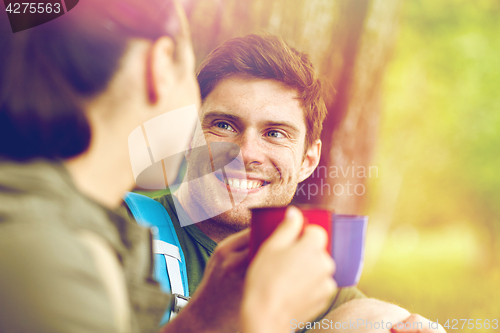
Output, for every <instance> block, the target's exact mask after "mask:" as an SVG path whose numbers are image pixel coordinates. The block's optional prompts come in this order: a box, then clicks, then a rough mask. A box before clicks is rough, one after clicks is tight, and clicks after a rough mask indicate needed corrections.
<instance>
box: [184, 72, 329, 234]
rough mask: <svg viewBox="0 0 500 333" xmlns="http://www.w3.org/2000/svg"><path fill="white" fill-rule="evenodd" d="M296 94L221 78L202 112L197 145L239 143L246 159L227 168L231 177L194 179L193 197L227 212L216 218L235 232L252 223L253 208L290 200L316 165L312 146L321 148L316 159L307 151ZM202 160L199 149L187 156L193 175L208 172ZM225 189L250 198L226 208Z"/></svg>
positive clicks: (263, 83)
mask: <svg viewBox="0 0 500 333" xmlns="http://www.w3.org/2000/svg"><path fill="white" fill-rule="evenodd" d="M296 97H297V94H296V91H295V90H293V89H290V88H288V87H285V86H283V85H282V84H281V83H278V82H276V81H273V80H261V79H248V78H242V77H236V76H235V77H230V78H227V79H225V80H223V81H222V82H220V83H219V84H218V85H217V86H216V87H215V89H214V90H213V91H212V92H211V93H210V94H209V95H208V96H207V97H206V99H205V102H204V104H203V106H202V108H201V111H200V112H201V114H200V119H201V126H202V130H203V134H198V135H195V137H194V139H193V146H194V147H198V146H201V145H203V144H204V140H206V142H207V143H208V144H210V143H211V142H212V143H213V142H228V143H234V144H236V145H238V146H239V147H240V149H241V156H242V159H243V161H242V165H241V168H239V170H235V169H234V168H233V169H231V168H226V170H225V173H226V176H227V178H226V179H224V177H223V174H222V173H219V174H218V175H217V176H216V177H210V178H209V179H207V178H205V179H204V180H203V181H199V182H190V183H189V194H190V196H191V198H192V199H193V200H194V201H196V203H197V204H198V205H199V206H200V208H202V209H203V210H204V211H206V213H207V214H208V216H215V215H218V214H217V213H214V212H222V211H225V212H224V213H222V214H220V215H218V216H215V217H213V218H212V220H214V221H216V222H220V223H224V224H226V226H230V227H233V228H234V229H235V230H240V229H243V228H245V227H247V226H248V225H249V223H250V211H249V208H253V207H264V206H283V205H287V204H289V203H290V201H291V200H292V198H293V195H294V193H295V190H296V188H297V184H298V183H299V182H300V181H302V180H304V179H305V178H307V177H308V176H309V174H310V172H312V170H313V169H314V167H315V166H316V165H317V161H318V160H319V147H320V144H319V146H317V147H316V148H317V149H312V151H313V153H314V152H317V156H314V158H313V159H312V160H311V158H310V156H308V155H307V154H306V155H304V144H305V136H306V124H305V119H304V111H303V108H302V106H301V103H300V100H299V99H297V98H296ZM198 133H201V132H199V131H198ZM193 152H194V150H193ZM211 153H212V162H213V161H214V160H215V159H217V157H216V156H215V155H217V153H216V152H215V153H214V151H213V149H212V152H211ZM310 153H311V152H309V154H310ZM201 160H202V157H201V156H196V153H191V154H190V155H189V156H188V170H187V174H188V178H189V179H194V178H196V177H197V176H201V175H205V174H207V170H202V169H203V168H205V169H206V168H207V163H200V161H201ZM311 163H313V164H314V163H315V165H311ZM215 164H217V163H215ZM221 191H230V192H231V193H232V194H233V196H234V195H236V196H237V195H238V194H239V193H243V194H245V195H246V197H245V198H244V200H243V201H241V202H240V203H239V204H236V205H232V206H229V207H233V208H232V209H227V207H228V206H227V196H225V198H226V199H220V200H219V199H218V198H219V197H222V196H220V195H219V194H220V193H221ZM218 193H219V194H218ZM236 201H238V200H236ZM224 208H225V209H224Z"/></svg>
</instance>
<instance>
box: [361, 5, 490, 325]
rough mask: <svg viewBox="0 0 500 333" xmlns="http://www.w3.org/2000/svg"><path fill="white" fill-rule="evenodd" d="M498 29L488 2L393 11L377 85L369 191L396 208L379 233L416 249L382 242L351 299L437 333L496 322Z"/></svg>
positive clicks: (377, 203) (375, 205)
mask: <svg viewBox="0 0 500 333" xmlns="http://www.w3.org/2000/svg"><path fill="white" fill-rule="evenodd" d="M499 18H500V2H499V1H497V0H481V1H467V0H460V1H457V0H438V1H435V0H420V1H417V0H412V1H405V6H404V10H403V17H402V20H401V28H400V29H401V30H400V35H399V40H398V44H397V47H396V49H395V53H394V57H393V60H392V62H391V64H390V65H389V68H388V71H387V74H386V81H385V85H384V110H383V114H382V117H383V119H382V124H381V129H380V133H381V136H380V142H379V147H378V153H377V157H376V160H375V162H374V163H375V165H379V169H380V170H381V172H380V174H381V176H380V179H377V180H374V183H373V184H372V185H373V186H374V188H376V189H377V191H378V190H380V189H381V188H382V187H384V186H386V187H388V189H386V190H385V192H383V191H382V192H381V193H392V194H394V197H395V198H396V199H395V200H394V202H395V204H394V205H393V206H391V208H390V209H392V211H391V212H390V213H387V212H386V214H388V216H391V217H392V218H391V219H390V220H391V221H390V222H389V223H392V226H391V227H389V230H391V233H392V234H394V231H392V230H393V229H396V228H398V227H401V226H403V227H404V226H412V228H413V229H414V230H417V234H418V237H417V238H418V240H417V241H416V242H417V243H416V245H415V246H416V247H415V248H414V249H413V250H411V251H407V252H405V251H402V250H401V246H403V245H404V242H403V243H402V244H400V243H397V242H394V241H392V240H391V236H389V237H388V240H387V241H385V242H384V244H383V245H382V248H381V251H380V253H378V255H377V256H376V257H377V258H378V259H377V261H376V265H375V267H373V269H369V270H367V272H365V273H366V274H365V276H364V277H363V281H362V287H363V288H365V291H366V292H367V293H368V294H369V295H371V296H374V297H380V298H383V299H387V300H390V301H396V302H398V303H400V304H401V305H402V306H404V307H407V308H409V309H410V310H411V311H414V312H420V313H422V314H423V315H424V316H428V317H430V318H431V319H437V318H439V320H440V322H441V321H442V320H444V321H445V320H446V319H460V318H473V319H480V318H483V319H486V318H487V317H488V316H489V317H491V318H490V319H493V316H496V318H498V314H499V313H500V300H499V299H498V297H490V296H491V295H493V294H495V295H496V293H498V285H499V284H500V267H499V266H498V265H499V260H500V257H499V256H500V247H499V244H498V243H499V242H498V238H499V236H500V204H499V203H500V173H499V171H500V149H499V147H500V131H499V130H500V19H499ZM397 179H400V180H401V181H395V180H397ZM384 184H388V185H384ZM383 200H384V199H383V198H378V197H377V196H376V195H373V198H372V201H373V202H372V207H371V210H372V212H373V211H380V210H381V208H380V207H381V206H383V204H382V201H383ZM383 207H385V206H383ZM450 229H451V230H459V232H458V231H457V233H455V234H454V235H453V236H450V235H449V234H448V233H447V232H446V230H450ZM436 235H439V237H438V238H437V239H436ZM403 236H404V235H403ZM470 237H472V239H473V240H474V241H473V242H472V243H467V241H466V240H467V239H470ZM403 239H404V237H403ZM466 244H469V246H468V247H467V246H466ZM464 249H467V251H464ZM368 258H370V254H368ZM388 281H391V283H388ZM464 331H467V330H464ZM475 331H478V330H475ZM479 331H481V330H479ZM485 331H486V330H485Z"/></svg>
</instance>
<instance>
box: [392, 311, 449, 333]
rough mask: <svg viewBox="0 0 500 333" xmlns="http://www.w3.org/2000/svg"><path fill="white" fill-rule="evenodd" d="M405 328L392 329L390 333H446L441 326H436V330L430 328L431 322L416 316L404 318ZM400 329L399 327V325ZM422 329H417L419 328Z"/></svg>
mask: <svg viewBox="0 0 500 333" xmlns="http://www.w3.org/2000/svg"><path fill="white" fill-rule="evenodd" d="M402 323H403V324H405V328H398V327H393V328H392V330H391V332H393V333H446V331H445V330H444V328H443V326H441V325H440V324H438V326H439V327H438V328H430V327H431V325H429V323H431V321H430V320H429V319H426V318H424V317H422V316H421V315H418V314H412V315H411V316H409V317H408V318H406V319H405V320H404V321H403V322H402ZM400 327H401V325H400ZM420 327H421V328H422V329H419V328H420Z"/></svg>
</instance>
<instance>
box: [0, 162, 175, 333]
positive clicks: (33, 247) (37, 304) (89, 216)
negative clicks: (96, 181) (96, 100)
mask: <svg viewBox="0 0 500 333" xmlns="http://www.w3.org/2000/svg"><path fill="white" fill-rule="evenodd" d="M86 235H90V236H89V237H86ZM87 240H90V241H89V242H90V243H92V242H94V243H99V242H100V244H101V245H102V246H104V247H107V249H108V250H109V251H108V253H109V257H110V258H111V260H113V261H114V262H115V263H116V267H117V269H116V272H117V273H119V274H120V276H119V277H120V279H121V280H123V282H124V283H123V284H122V285H123V290H126V291H127V292H126V293H125V292H124V293H123V295H124V297H125V298H123V299H122V300H123V302H120V304H116V300H117V299H119V298H116V297H114V296H113V295H114V294H113V293H112V290H113V289H116V286H115V285H114V284H113V283H112V284H111V285H110V284H106V279H105V278H104V279H103V276H104V277H105V275H103V272H102V271H100V267H102V264H101V265H100V264H99V261H101V259H102V258H100V257H98V256H96V255H95V253H93V250H92V246H89V245H88V242H87ZM152 272H153V270H152V252H151V234H150V232H149V231H148V230H146V229H143V228H141V227H139V226H138V225H137V224H136V223H135V222H133V221H131V220H129V219H128V218H127V217H125V216H121V215H119V214H118V213H115V212H113V211H110V210H109V209H106V208H105V207H103V206H101V205H100V204H98V203H96V202H95V201H93V200H91V199H89V198H88V197H86V196H85V195H83V194H81V193H80V192H79V191H78V190H77V189H76V187H75V186H74V184H73V182H72V180H71V177H70V175H69V173H68V172H67V170H66V169H65V168H64V166H63V165H62V164H60V163H54V162H48V161H44V160H38V161H34V162H31V163H26V164H21V163H12V162H7V161H0V332H51V333H53V332H71V333H72V332H96V333H98V332H103V333H104V332H106V333H108V332H121V331H124V332H127V331H129V332H158V324H159V322H160V319H161V316H162V315H163V313H164V311H165V309H166V308H167V306H168V302H169V296H168V295H165V294H164V293H162V292H161V291H160V288H159V286H158V283H157V282H155V281H154V279H153V278H152ZM123 277H124V278H123ZM118 280H119V279H117V280H116V281H118ZM112 281H114V280H112ZM116 305H118V307H119V308H123V309H124V313H128V314H129V316H128V317H126V321H125V322H126V324H127V325H126V326H127V327H125V328H124V327H121V326H119V325H118V324H117V322H119V321H118V320H117V317H116V316H117V311H116V308H115V306H116ZM120 327H121V329H120Z"/></svg>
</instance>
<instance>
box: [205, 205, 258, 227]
mask: <svg viewBox="0 0 500 333" xmlns="http://www.w3.org/2000/svg"><path fill="white" fill-rule="evenodd" d="M212 220H214V221H216V222H218V223H221V224H225V225H226V226H231V227H232V228H234V229H235V230H243V229H246V228H248V227H250V222H251V220H252V213H251V212H250V209H249V208H248V207H247V206H246V205H243V204H239V205H236V206H235V207H234V208H233V209H230V210H228V211H226V212H224V213H222V214H220V215H217V216H216V217H214V218H212Z"/></svg>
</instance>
